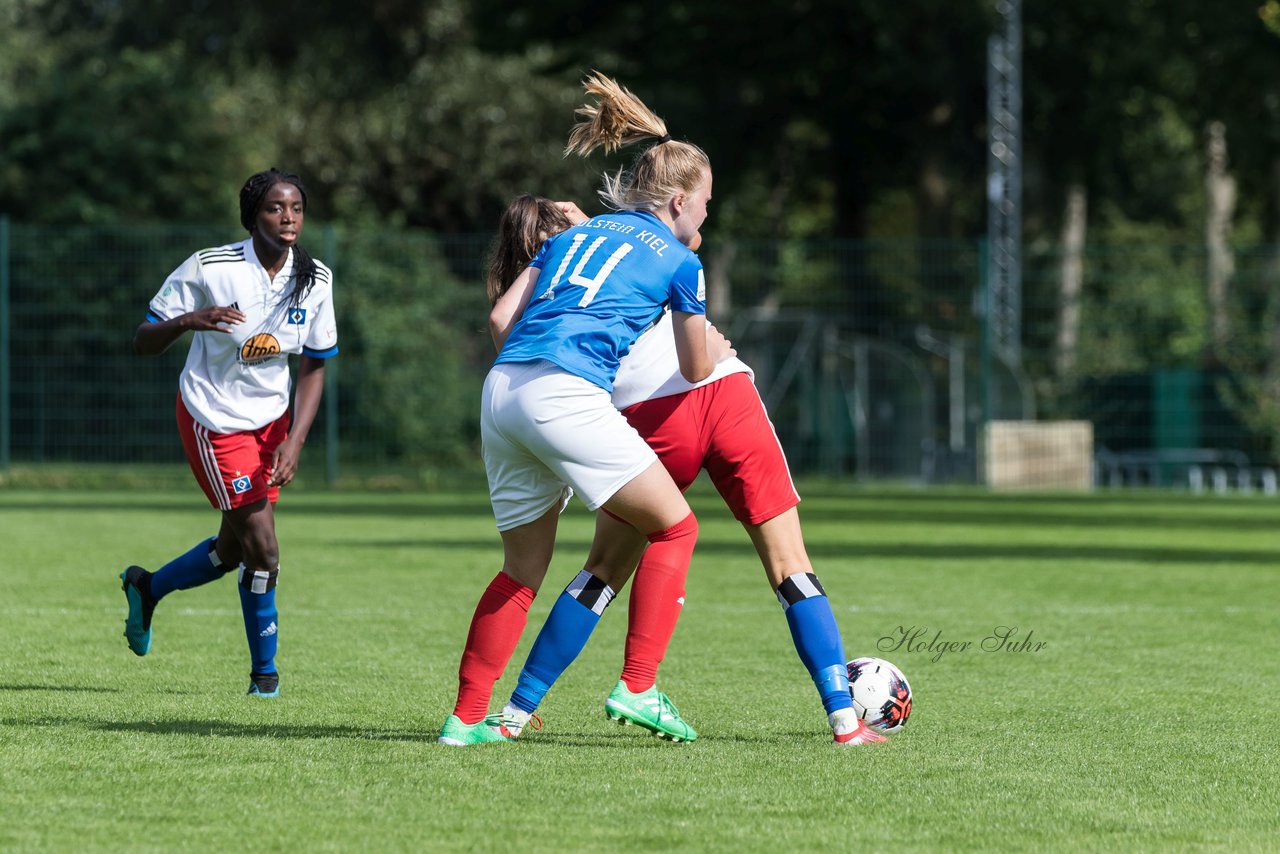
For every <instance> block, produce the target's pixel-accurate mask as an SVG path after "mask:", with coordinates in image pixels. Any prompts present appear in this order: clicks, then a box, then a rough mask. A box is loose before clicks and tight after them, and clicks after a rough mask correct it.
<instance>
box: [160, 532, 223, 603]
mask: <svg viewBox="0 0 1280 854" xmlns="http://www.w3.org/2000/svg"><path fill="white" fill-rule="evenodd" d="M217 541H218V538H217V537H212V538H211V539H208V540H201V541H200V542H198V543H196V545H195V546H194V547H193V548H192V549H191V551H189V552H187V553H186V554H184V555H180V556H178V557H175V558H174V559H173V560H171V561H169V562H168V563H166V564H165V565H164V566H162V567H160V568H159V569H157V570H156V571H155V572H153V573H151V598H152V599H154V600H156V601H157V602H158V601H160V600H161V599H163V598H164V597H165V596H167V595H169V594H170V593H172V592H173V591H175V590H190V589H191V588H192V587H199V586H200V585H201V584H208V583H209V582H210V581H217V580H218V579H219V578H221V577H222V576H223V575H225V574H226V573H227V567H226V566H224V565H223V563H222V560H221V559H220V558H219V557H218V552H217V551H215V550H214V547H213V546H214V543H216V542H217Z"/></svg>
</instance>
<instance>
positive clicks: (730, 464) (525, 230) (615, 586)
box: [488, 196, 884, 745]
mask: <svg viewBox="0 0 1280 854" xmlns="http://www.w3.org/2000/svg"><path fill="white" fill-rule="evenodd" d="M585 219H586V215H585V214H583V213H582V212H581V210H579V209H578V207H577V205H574V204H572V203H565V202H561V203H556V202H552V201H550V200H547V199H539V198H536V197H533V196H523V197H520V198H517V199H515V200H514V201H513V202H512V203H511V204H510V205H508V207H507V210H506V211H505V212H504V214H503V217H502V220H501V221H500V225H499V229H498V241H497V244H496V246H495V250H494V253H493V259H492V261H491V264H490V273H489V282H488V290H489V297H490V300H494V299H497V298H498V297H499V296H500V295H501V294H502V293H503V291H504V290H505V287H506V286H507V285H508V284H509V283H510V282H511V281H512V279H514V277H515V276H516V275H517V274H518V273H519V271H520V270H521V269H522V268H523V265H524V264H527V263H528V261H529V259H530V257H531V256H532V255H533V254H534V252H535V250H536V248H537V246H538V243H539V242H540V240H541V239H545V237H546V236H547V235H550V234H556V233H558V232H560V231H563V230H565V229H567V228H570V227H571V226H572V225H573V224H576V223H578V222H581V221H582V220H585ZM692 248H694V249H696V248H697V243H696V242H695V244H694V245H693V246H692ZM666 319H667V316H664V319H663V321H662V322H660V323H658V324H655V325H654V327H653V328H652V329H650V330H648V331H647V332H645V333H644V335H642V336H641V337H640V338H639V339H638V340H637V341H636V343H635V345H633V346H632V348H631V350H630V351H628V353H627V355H626V356H625V357H624V358H623V360H622V365H621V367H620V369H619V371H618V375H617V376H616V377H615V380H614V390H613V403H614V405H615V406H617V407H618V408H619V409H620V410H622V412H623V414H624V415H625V416H626V417H627V420H628V421H630V422H631V424H632V426H634V427H635V428H636V429H637V430H638V431H639V433H640V435H641V436H643V437H644V438H645V441H647V442H648V443H649V445H650V447H652V448H653V449H654V451H655V452H656V453H657V454H658V458H659V459H660V460H661V461H662V464H663V465H664V466H666V468H667V470H668V471H669V472H670V473H671V476H672V478H673V479H674V480H675V482H676V485H677V486H679V487H680V488H681V489H682V490H683V489H686V488H688V487H689V485H690V484H692V483H693V481H694V479H695V478H696V477H697V476H698V473H699V471H700V470H702V469H706V471H707V473H708V474H709V476H710V477H711V480H712V482H713V483H714V484H715V485H716V487H717V489H719V491H720V493H721V495H722V496H723V497H724V500H725V503H726V504H727V505H728V506H729V508H730V509H731V510H732V511H733V514H734V516H735V517H736V518H737V519H738V520H739V521H740V522H741V523H742V525H743V527H744V528H745V529H746V531H747V533H748V535H749V536H750V537H751V541H752V543H753V544H754V545H755V547H756V551H757V552H758V553H759V555H760V560H761V563H763V564H764V569H765V574H766V577H767V578H768V581H769V584H770V586H771V587H772V588H773V591H774V593H775V594H776V595H777V598H778V601H779V602H780V603H781V604H782V608H783V613H784V614H785V617H786V620H787V627H788V628H789V629H790V631H791V638H792V641H793V643H794V644H795V648H796V652H797V653H798V654H799V656H800V660H801V661H802V662H803V664H804V665H805V668H806V669H807V670H808V672H809V675H810V677H811V678H812V679H813V681H814V684H815V686H816V687H817V689H818V695H819V699H820V700H821V702H822V705H823V710H824V712H826V714H827V722H828V724H829V725H830V727H831V731H832V737H833V741H834V742H835V743H836V744H838V745H858V744H870V743H874V742H878V741H883V740H884V736H883V735H881V734H880V733H877V732H875V731H874V730H872V729H870V728H869V727H867V725H866V724H864V723H863V722H862V721H860V720H858V717H857V715H856V713H855V712H854V711H853V708H852V707H853V700H852V697H851V696H850V694H849V680H848V677H847V675H846V667H845V662H846V661H847V659H846V657H845V653H844V644H843V641H842V639H841V636H840V629H839V626H838V625H837V623H836V619H835V614H834V613H833V612H832V609H831V604H830V601H829V600H828V598H827V595H826V591H825V590H824V589H823V587H822V584H821V583H820V582H819V581H818V578H817V575H816V574H814V571H813V566H812V564H811V563H810V561H809V556H808V553H807V550H806V549H805V545H804V536H803V534H802V532H801V528H800V518H799V515H798V513H797V511H796V505H797V504H799V502H800V497H799V495H798V494H797V493H796V490H795V487H794V485H793V484H792V482H791V475H790V472H789V470H788V467H787V461H786V457H785V455H784V454H783V451H782V447H781V445H780V444H779V443H778V439H777V436H776V435H775V433H774V431H773V425H772V424H770V423H769V416H768V413H767V412H766V411H765V408H764V404H763V402H762V401H761V400H760V395H759V394H758V393H757V392H756V389H755V386H754V384H753V383H752V372H751V369H750V368H749V367H748V366H747V365H746V364H745V363H744V362H742V360H740V359H737V358H734V357H730V358H726V359H723V360H721V361H720V362H718V363H717V365H716V367H715V370H714V371H712V373H711V374H710V375H708V376H707V377H706V378H705V379H703V380H702V381H700V382H698V383H689V382H687V381H686V380H685V379H684V378H683V377H682V376H681V375H680V373H679V370H678V369H677V367H676V355H675V351H674V349H673V347H672V342H671V333H670V330H669V329H667V328H666ZM708 335H709V336H710V337H711V338H715V337H717V336H718V333H716V332H714V330H713V329H712V330H709V331H708ZM645 545H646V543H645V541H644V539H643V538H642V537H640V536H639V535H638V534H636V532H635V530H634V529H632V528H631V527H630V526H627V525H624V524H622V523H621V522H619V521H618V520H616V519H613V518H611V517H609V516H608V515H607V514H604V513H600V514H597V526H596V536H595V539H594V541H593V542H592V547H591V553H590V555H589V557H588V558H587V563H586V567H585V568H584V569H583V570H582V572H580V573H579V574H578V575H577V577H575V578H574V579H573V581H572V582H570V584H569V586H568V587H566V588H565V590H564V592H563V593H561V594H560V597H559V598H558V599H557V600H556V603H555V605H554V606H553V607H552V609H551V613H550V614H549V615H548V617H547V621H546V623H545V624H544V625H543V627H542V630H541V631H540V632H539V633H538V637H537V639H536V640H535V641H534V643H533V648H532V649H531V650H530V652H529V657H528V658H527V659H526V661H525V664H524V667H523V668H522V669H521V671H520V678H519V681H518V683H517V685H516V688H515V690H514V692H513V693H512V696H511V700H510V701H509V702H508V704H507V706H506V707H505V708H504V709H503V710H502V714H501V721H502V722H501V724H500V727H501V732H503V734H505V735H507V736H508V737H512V738H514V737H518V736H519V735H520V732H521V730H522V729H523V728H524V726H525V725H526V724H527V722H528V721H529V720H530V718H531V716H532V713H533V712H534V711H535V710H536V709H537V707H538V704H539V703H541V702H542V698H543V696H544V695H545V694H546V692H547V690H548V689H549V688H550V687H551V685H552V684H554V683H555V681H556V680H557V679H558V678H559V676H560V674H561V673H562V672H563V671H564V670H565V668H567V667H568V666H569V664H570V663H572V661H573V660H574V659H575V658H576V657H577V655H578V653H579V652H581V650H582V648H583V646H584V645H585V644H586V642H587V639H588V638H589V637H590V635H591V633H592V631H593V630H594V629H595V626H596V624H597V622H598V621H599V620H600V617H601V615H602V614H603V613H604V609H605V608H606V607H607V606H608V605H609V603H610V602H611V601H612V600H613V599H614V597H615V596H616V595H617V593H618V592H619V591H621V589H622V587H623V585H625V584H626V583H627V580H628V579H629V578H630V577H631V573H632V570H633V569H634V568H635V567H636V564H637V562H640V563H641V564H642V565H643V560H644V559H645V558H644V557H643V555H644V554H645ZM628 629H629V631H628V635H627V645H626V656H625V659H624V663H623V669H622V676H623V679H624V681H625V680H626V679H627V678H628V677H629V675H630V672H631V670H632V669H633V661H632V652H633V649H634V648H635V647H636V646H637V637H636V636H637V635H638V634H639V633H640V632H642V631H643V622H642V621H637V620H635V619H634V618H633V619H631V620H630V625H629V626H628ZM646 723H651V726H647V727H646V728H649V729H651V730H652V731H654V732H655V734H657V735H659V736H669V735H670V733H668V729H671V730H672V732H673V733H674V734H675V735H677V736H680V737H684V738H686V739H687V738H688V735H689V734H688V733H686V732H684V731H682V730H681V729H680V728H679V726H678V724H677V723H676V722H675V721H667V720H663V719H661V717H660V716H658V717H656V718H655V719H653V720H652V721H650V722H646Z"/></svg>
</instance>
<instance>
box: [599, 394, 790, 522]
mask: <svg viewBox="0 0 1280 854" xmlns="http://www.w3.org/2000/svg"><path fill="white" fill-rule="evenodd" d="M622 414H623V415H625V416H626V417H627V420H628V421H629V422H631V426H633V427H635V428H636V430H637V432H639V433H640V435H641V436H643V437H644V439H645V441H646V442H648V443H649V447H651V448H653V450H654V453H656V454H657V455H658V458H659V459H660V460H662V464H663V465H664V466H665V467H666V469H667V471H668V472H670V473H671V479H672V480H674V481H675V482H676V486H678V487H680V489H681V490H685V489H688V488H689V485H690V484H691V483H693V481H694V479H695V478H697V476H698V471H699V469H703V468H705V469H706V470H707V474H708V475H710V476H711V482H712V483H714V484H715V485H716V489H718V490H719V491H720V495H721V496H722V497H723V498H724V502H725V504H727V505H729V509H730V510H731V511H733V515H734V517H735V518H737V520H738V521H739V522H742V523H743V524H746V525H759V524H760V523H761V522H767V521H769V520H770V519H772V518H773V517H775V516H777V515H778V514H780V513H783V512H785V511H787V510H790V509H791V508H792V507H795V506H796V505H797V504H799V503H800V496H799V494H797V493H796V487H795V484H794V483H792V481H791V471H790V469H788V468H787V458H786V456H785V455H784V454H783V452H782V445H780V444H779V443H778V436H777V434H776V433H774V432H773V424H772V423H770V421H769V414H768V413H767V412H765V408H764V403H763V402H762V401H761V400H760V393H759V392H758V391H756V386H755V383H753V382H751V378H750V377H749V376H748V375H747V374H744V373H738V374H730V375H729V376H727V377H725V378H724V379H721V380H717V381H716V382H713V383H711V384H710V385H704V386H702V387H700V388H695V389H693V390H692V391H687V392H685V393H683V394H674V395H671V396H669V397H659V398H657V399H655V400H646V401H643V402H641V403H637V404H635V405H634V406H629V407H627V408H626V409H624V410H623V411H622Z"/></svg>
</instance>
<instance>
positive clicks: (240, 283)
mask: <svg viewBox="0 0 1280 854" xmlns="http://www.w3.org/2000/svg"><path fill="white" fill-rule="evenodd" d="M306 209H307V193H306V190H305V189H304V188H303V186H302V181H301V180H300V179H299V178H298V176H297V175H294V174H291V173H289V172H282V171H280V170H278V169H268V170H266V171H265V172H259V173H257V174H256V175H253V176H251V177H250V178H249V179H248V180H247V181H245V183H244V186H243V187H242V188H241V190H240V223H241V225H243V226H244V228H245V230H246V231H248V232H249V237H248V239H246V240H243V241H241V242H239V243H232V244H228V245H226V246H219V247H216V248H213V249H203V250H201V251H199V252H196V253H195V254H194V255H192V256H191V257H190V258H188V259H187V260H186V261H185V262H183V264H182V266H180V267H178V269H176V270H174V271H173V273H172V274H170V276H169V278H168V279H166V280H165V282H164V284H163V285H162V286H161V288H160V291H159V292H158V293H157V294H156V295H155V297H153V298H152V300H151V304H150V306H149V309H148V311H147V318H146V321H145V322H143V323H142V324H141V325H140V326H139V327H138V329H137V331H136V332H135V333H134V338H133V348H134V351H135V352H137V353H139V354H141V355H144V356H155V355H158V354H160V353H163V352H165V351H166V350H168V349H169V347H170V346H171V345H172V344H173V343H174V342H175V341H177V340H178V338H180V337H181V336H182V335H183V333H185V332H187V331H188V330H190V331H191V332H193V333H194V334H193V335H192V338H191V350H190V352H189V353H188V355H187V362H186V365H185V366H184V367H183V369H182V374H181V376H180V378H179V383H178V385H179V394H178V400H177V421H178V432H179V434H180V435H181V438H182V444H183V448H184V449H185V451H186V455H187V461H188V462H189V463H190V465H191V471H192V473H193V474H194V475H195V478H196V481H197V482H198V483H199V484H200V488H201V489H202V490H203V491H204V493H205V495H206V496H207V497H208V499H209V502H210V503H211V504H212V505H213V506H214V507H215V508H217V509H218V510H220V511H221V513H222V524H221V528H220V530H219V531H218V534H217V536H214V537H210V538H208V539H205V540H201V541H200V542H199V543H197V544H196V545H195V546H194V547H193V548H191V549H190V550H189V551H187V552H186V553H184V554H182V555H179V556H178V557H176V558H174V559H173V560H171V561H169V562H168V563H166V564H165V565H164V566H162V567H160V569H158V570H156V571H155V572H148V571H147V570H145V569H143V568H142V567H140V566H130V567H129V568H127V569H126V570H125V571H124V572H123V573H121V575H120V579H121V582H122V584H123V587H124V592H125V597H126V599H127V600H128V603H129V614H128V617H127V618H126V619H125V630H124V634H125V638H126V639H127V640H128V642H129V648H130V649H131V650H133V652H134V654H136V655H146V654H147V653H148V652H150V650H151V617H152V612H153V611H154V610H155V607H156V604H157V603H158V602H160V600H161V599H163V598H164V597H165V596H166V595H168V594H169V593H171V592H173V591H174V590H186V589H189V588H192V587H197V586H199V585H201V584H207V583H208V582H210V581H214V580H216V579H218V578H221V577H222V576H223V575H224V574H226V573H227V572H229V571H231V570H232V569H236V570H237V578H238V580H239V593H240V605H241V611H242V612H243V614H244V626H245V635H246V637H247V639H248V641H249V655H250V659H251V661H252V666H251V669H250V676H249V681H250V684H249V693H250V694H252V695H255V696H259V697H275V696H277V695H278V694H279V693H280V675H279V672H278V671H277V669H276V663H275V655H276V646H277V642H278V638H279V624H278V614H277V610H276V604H275V588H276V579H277V576H278V574H279V571H280V547H279V544H278V543H277V541H276V529H275V514H274V510H273V507H274V505H275V502H276V500H277V498H278V497H279V493H280V487H282V486H285V485H287V484H288V483H289V482H290V481H291V480H293V476H294V474H295V473H296V471H297V466H298V457H299V455H300V453H301V452H302V446H303V444H304V443H305V442H306V439H307V433H308V431H310V429H311V425H312V423H313V422H314V420H315V416H316V412H317V411H318V409H319V407H320V396H321V394H322V393H323V390H324V366H325V360H326V359H328V358H330V357H331V356H335V355H337V353H338V331H337V325H336V323H335V321H334V312H333V274H332V273H331V272H330V271H329V268H328V267H326V266H325V265H324V264H322V263H320V262H319V261H316V260H315V259H314V258H312V257H311V256H310V255H309V254H308V253H307V252H306V251H305V250H304V249H303V248H302V247H301V246H300V245H299V244H298V238H299V236H300V235H301V234H302V223H303V219H304V217H305V214H306ZM290 353H295V354H299V355H300V358H299V362H298V376H297V383H296V388H294V389H293V390H292V391H293V412H292V414H290V412H289V397H290V392H291V384H292V383H291V379H290V374H289V362H288V357H289V354H290Z"/></svg>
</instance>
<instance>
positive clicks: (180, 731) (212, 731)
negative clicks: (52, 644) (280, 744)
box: [3, 715, 439, 742]
mask: <svg viewBox="0 0 1280 854" xmlns="http://www.w3.org/2000/svg"><path fill="white" fill-rule="evenodd" d="M3 724H4V725H5V726H67V725H70V726H81V727H86V728H88V729H96V730H102V731H103V732H125V733H128V732H134V733H143V734H148V735H203V736H209V737H216V738H285V739H333V738H340V739H351V740H354V741H408V742H427V741H435V740H436V737H437V736H438V735H439V732H438V731H434V730H433V731H425V732H424V731H413V730H386V729H378V728H376V727H361V726H327V725H320V724H272V723H239V722H233V721H219V720H169V721H165V720H160V721H103V720H96V719H91V718H74V717H59V716H48V715H41V716H38V717H35V718H32V719H27V720H17V719H10V720H4V721H3Z"/></svg>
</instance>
